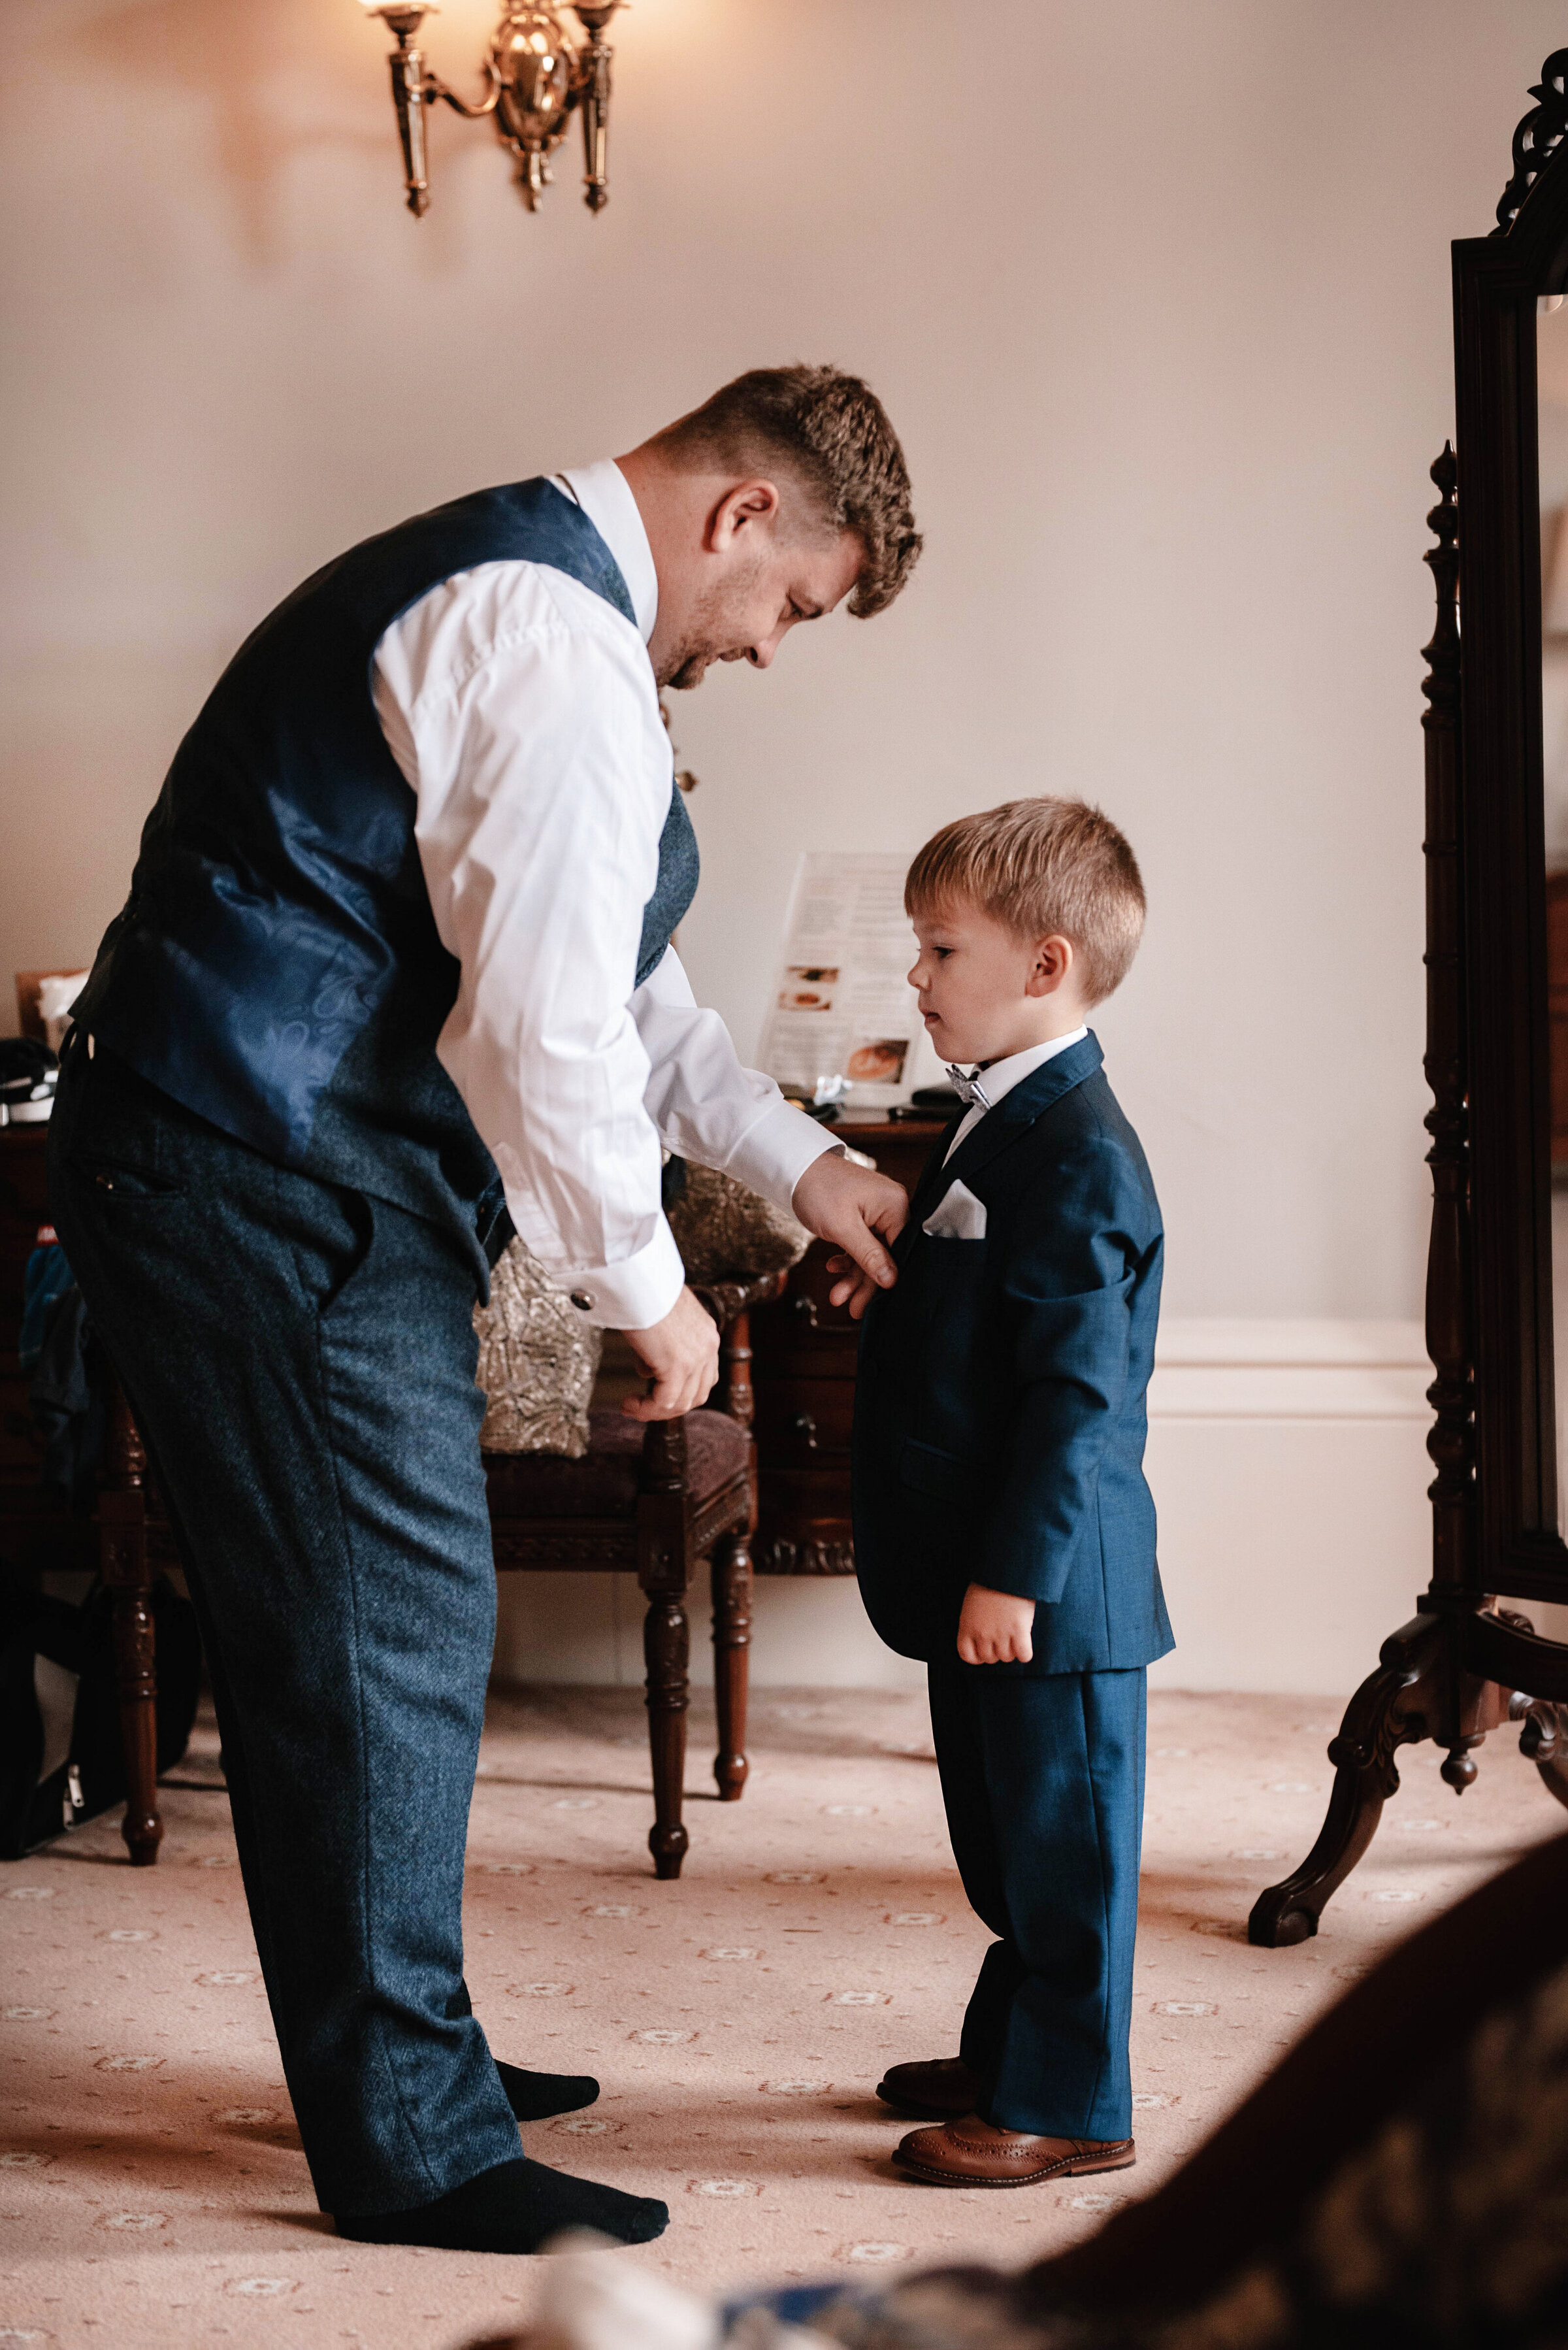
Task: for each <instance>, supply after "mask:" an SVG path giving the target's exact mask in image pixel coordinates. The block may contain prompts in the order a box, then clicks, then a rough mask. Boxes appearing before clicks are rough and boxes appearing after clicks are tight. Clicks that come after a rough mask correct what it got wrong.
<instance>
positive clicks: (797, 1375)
mask: <svg viewBox="0 0 1568 2350" xmlns="http://www.w3.org/2000/svg"><path fill="white" fill-rule="evenodd" d="M945 1125H946V1121H945V1120H944V1119H941V1118H931V1119H924V1118H922V1119H920V1120H919V1121H917V1120H915V1119H913V1118H910V1119H899V1120H897V1121H894V1120H889V1119H881V1118H878V1119H877V1120H875V1121H874V1122H867V1123H864V1124H862V1123H857V1122H856V1121H853V1120H850V1119H847V1118H846V1119H844V1120H842V1121H840V1123H838V1124H837V1125H836V1126H834V1127H832V1128H830V1129H829V1131H830V1132H831V1133H832V1134H834V1135H835V1136H836V1138H837V1139H839V1140H840V1141H842V1142H846V1143H847V1144H848V1145H849V1147H850V1149H852V1150H863V1151H864V1152H865V1153H866V1155H867V1158H869V1159H875V1160H876V1161H877V1166H878V1167H879V1168H880V1169H881V1170H882V1172H883V1173H884V1174H885V1175H891V1176H892V1177H893V1179H894V1180H895V1181H896V1182H899V1183H902V1184H903V1186H904V1188H905V1189H906V1191H913V1190H914V1188H915V1185H916V1183H917V1181H918V1180H919V1175H920V1170H921V1169H922V1168H923V1167H924V1165H925V1163H926V1160H927V1159H929V1156H930V1154H931V1151H932V1150H933V1149H934V1148H935V1146H936V1140H937V1137H938V1136H939V1135H940V1134H941V1133H942V1132H943V1131H944V1129H945ZM831 1253H832V1251H831V1250H830V1249H829V1248H828V1247H827V1245H826V1243H825V1242H822V1241H814V1242H813V1243H812V1244H811V1247H810V1248H809V1249H808V1250H807V1251H806V1253H805V1256H804V1257H803V1258H802V1259H801V1262H800V1263H799V1264H797V1265H796V1266H795V1268H794V1272H793V1273H792V1274H790V1276H789V1285H788V1287H787V1289H786V1290H785V1292H784V1296H783V1297H782V1298H781V1299H780V1300H779V1302H778V1303H777V1304H776V1305H759V1306H758V1307H757V1308H756V1309H755V1311H754V1312H753V1315H752V1347H753V1366H752V1376H753V1386H754V1389H755V1394H756V1419H755V1422H754V1430H755V1435H756V1440H757V1501H758V1512H759V1516H758V1525H757V1534H756V1539H755V1541H754V1542H753V1545H752V1555H753V1563H754V1565H755V1567H756V1571H757V1573H758V1574H759V1575H853V1574H854V1572H855V1545H854V1539H853V1534H852V1530H851V1524H850V1513H849V1431H850V1426H851V1423H852V1420H853V1418H854V1412H855V1358H856V1351H857V1344H858V1340H859V1328H858V1326H857V1324H856V1323H854V1322H852V1321H851V1320H850V1318H849V1316H848V1315H847V1314H846V1312H845V1311H844V1309H843V1308H842V1307H836V1306H832V1305H829V1304H828V1302H827V1292H828V1288H829V1285H830V1284H829V1280H828V1274H827V1260H828V1257H829V1256H830V1255H831Z"/></svg>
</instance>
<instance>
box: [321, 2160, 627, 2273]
mask: <svg viewBox="0 0 1568 2350" xmlns="http://www.w3.org/2000/svg"><path fill="white" fill-rule="evenodd" d="M334 2225H335V2226H336V2228H337V2232H338V2234H339V2235H340V2236H348V2237H350V2238H352V2240H353V2241H354V2242H355V2243H357V2244H435V2245H437V2246H439V2247H440V2249H441V2251H447V2252H536V2251H538V2249H539V2247H540V2245H541V2244H543V2243H545V2242H547V2241H548V2240H549V2239H550V2237H552V2236H555V2235H558V2234H559V2233H560V2232H561V2230H563V2229H564V2228H597V2230H598V2231H599V2233H600V2235H602V2236H613V2237H614V2238H615V2239H616V2241H617V2242H618V2243H622V2244H649V2243H651V2242H652V2241H653V2239H654V2237H655V2236H662V2235H663V2233H664V2230H666V2228H668V2226H669V2225H670V2212H669V2210H668V2207H667V2206H666V2205H664V2204H662V2203H656V2202H655V2201H654V2200H653V2199H652V2198H651V2197H648V2196H640V2195H622V2194H621V2193H619V2191H618V2189H616V2188H614V2187H600V2186H598V2185H597V2184H596V2182H595V2181H594V2180H593V2179H591V2178H573V2177H572V2176H571V2174H570V2172H569V2171H565V2170H549V2169H546V2168H545V2165H544V2163H542V2162H530V2161H529V2160H528V2159H527V2158H526V2156H519V2157H518V2158H517V2160H516V2161H515V2162H498V2163H497V2164H496V2166H495V2168H494V2169H493V2170H482V2171H481V2172H480V2174H479V2176H478V2178H466V2179H464V2181H463V2183H462V2186H461V2187H454V2188H452V2190H451V2192H450V2193H449V2194H446V2195H438V2196H437V2198H436V2199H435V2201H434V2202H433V2203H421V2204H418V2205H416V2206H415V2208H414V2209H413V2210H411V2211H371V2212H368V2213H367V2214H366V2215H365V2216H364V2217H363V2218H356V2217H354V2216H353V2215H349V2216H348V2217H345V2216H344V2215H343V2214H342V2213H341V2212H339V2213H337V2215H336V2216H335V2219H334Z"/></svg>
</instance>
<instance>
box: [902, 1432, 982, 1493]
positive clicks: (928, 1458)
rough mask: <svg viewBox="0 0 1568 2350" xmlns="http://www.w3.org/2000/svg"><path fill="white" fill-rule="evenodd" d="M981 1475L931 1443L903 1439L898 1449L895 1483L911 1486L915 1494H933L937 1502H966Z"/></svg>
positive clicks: (973, 1466)
mask: <svg viewBox="0 0 1568 2350" xmlns="http://www.w3.org/2000/svg"><path fill="white" fill-rule="evenodd" d="M981 1473H982V1471H981V1469H980V1467H979V1465H978V1464H977V1463H976V1462H974V1461H961V1460H960V1459H959V1456H958V1454H957V1453H956V1452H943V1451H940V1449H939V1448H938V1447H937V1446H936V1445H934V1444H922V1443H921V1442H920V1440H919V1437H917V1436H906V1437H905V1439H904V1440H903V1442H902V1443H901V1444H900V1445H899V1447H898V1482H899V1484H900V1485H909V1486H912V1487H913V1489H914V1491H915V1492H917V1493H930V1494H933V1495H934V1496H935V1497H936V1499H937V1500H938V1501H942V1502H967V1501H968V1500H969V1499H970V1498H971V1494H972V1493H973V1492H974V1488H975V1482H976V1480H977V1479H978V1478H979V1477H980V1476H981Z"/></svg>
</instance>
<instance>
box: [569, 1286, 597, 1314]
mask: <svg viewBox="0 0 1568 2350" xmlns="http://www.w3.org/2000/svg"><path fill="white" fill-rule="evenodd" d="M572 1303H573V1305H575V1306H576V1308H577V1310H578V1312H579V1313H582V1314H591V1313H592V1311H593V1305H594V1294H593V1291H592V1290H591V1289H574V1290H573V1292H572Z"/></svg>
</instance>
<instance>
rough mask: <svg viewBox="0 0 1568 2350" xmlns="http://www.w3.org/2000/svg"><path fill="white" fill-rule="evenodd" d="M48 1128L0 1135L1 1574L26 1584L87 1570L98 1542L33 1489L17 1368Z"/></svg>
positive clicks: (23, 1387) (42, 1216)
mask: <svg viewBox="0 0 1568 2350" xmlns="http://www.w3.org/2000/svg"><path fill="white" fill-rule="evenodd" d="M48 1139H49V1129H48V1128H47V1126H5V1127H0V1566H3V1567H4V1568H5V1570H6V1571H7V1572H10V1573H20V1574H22V1575H26V1576H28V1577H29V1578H30V1577H32V1576H35V1575H38V1574H40V1573H42V1572H43V1571H44V1570H45V1569H46V1568H48V1567H92V1566H96V1565H97V1564H98V1542H97V1537H96V1535H95V1534H94V1531H93V1528H92V1525H91V1524H90V1523H89V1522H88V1520H87V1519H86V1518H77V1517H73V1516H72V1515H71V1514H70V1513H69V1511H67V1510H63V1509H60V1508H57V1506H56V1505H55V1504H54V1503H52V1502H51V1501H50V1499H49V1497H48V1495H47V1493H46V1492H45V1491H44V1488H43V1487H42V1486H41V1485H40V1484H39V1482H38V1469H39V1464H40V1461H41V1460H42V1449H41V1447H40V1445H39V1443H38V1440H37V1437H36V1434H35V1433H34V1429H33V1417H32V1413H31V1411H30V1410H29V1409H28V1404H27V1388H28V1385H29V1380H28V1378H26V1377H24V1375H23V1373H22V1371H21V1369H20V1368H19V1367H18V1365H17V1361H16V1344H17V1339H18V1336H19V1335H20V1331H21V1323H22V1275H23V1274H24V1273H25V1271H26V1264H27V1259H28V1257H29V1255H30V1254H31V1253H32V1250H33V1246H34V1243H35V1242H36V1239H37V1235H38V1227H39V1226H40V1225H41V1224H47V1222H48V1221H49V1210H48V1198H47V1190H46V1185H45V1178H44V1161H45V1153H46V1151H47V1148H48Z"/></svg>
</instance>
